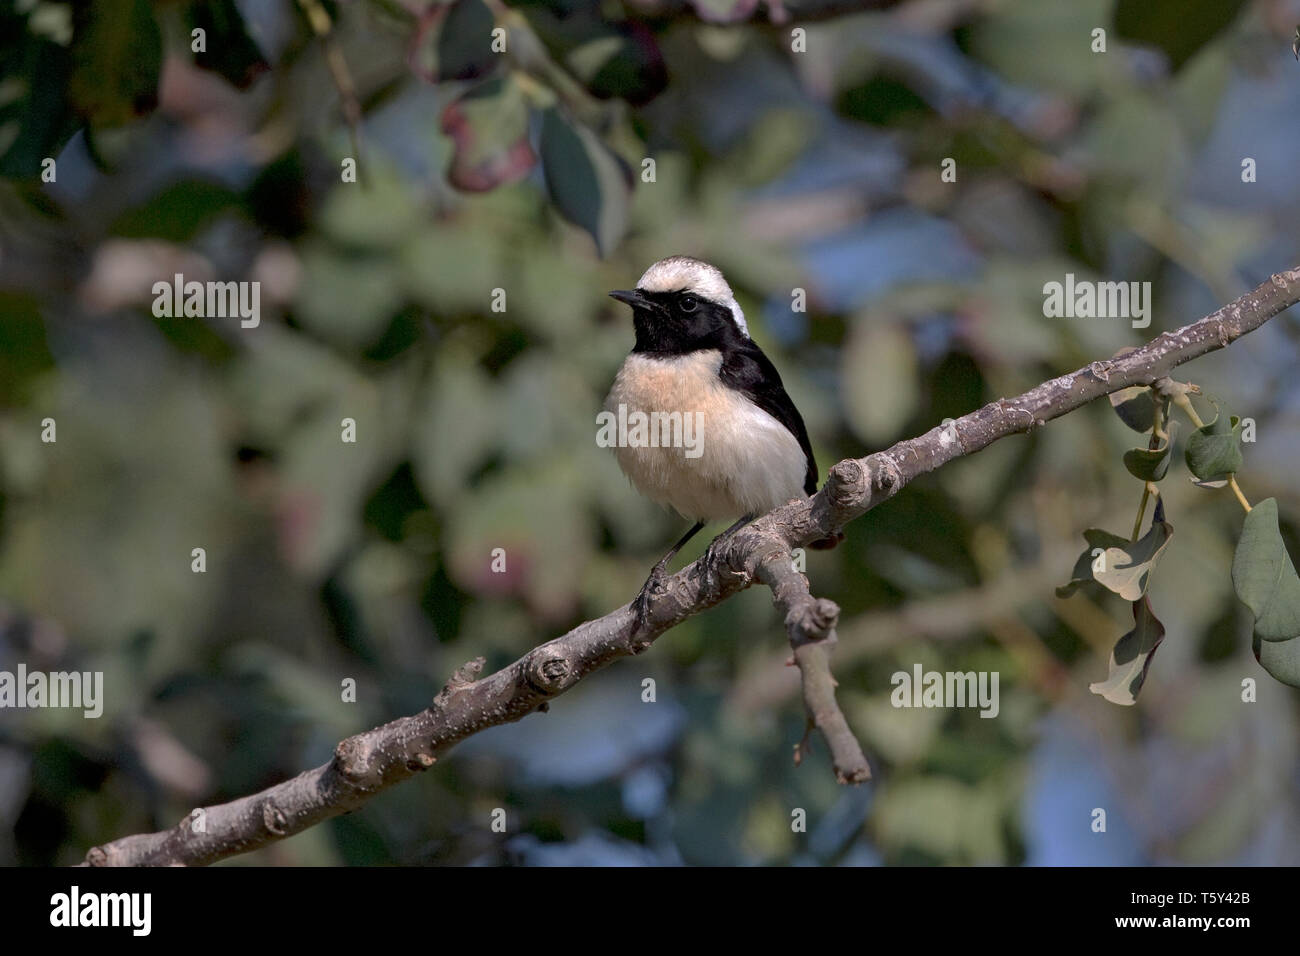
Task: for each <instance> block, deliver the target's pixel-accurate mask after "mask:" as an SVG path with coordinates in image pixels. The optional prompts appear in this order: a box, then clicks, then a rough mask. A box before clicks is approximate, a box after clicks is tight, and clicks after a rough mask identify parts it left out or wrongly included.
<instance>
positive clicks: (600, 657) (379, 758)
mask: <svg viewBox="0 0 1300 956" xmlns="http://www.w3.org/2000/svg"><path fill="white" fill-rule="evenodd" d="M1297 301H1300V269H1293V270H1290V271H1287V272H1283V273H1279V274H1278V275H1275V276H1273V277H1272V278H1271V279H1269V281H1267V282H1265V283H1264V284H1263V285H1261V286H1260V287H1259V288H1257V289H1255V290H1254V291H1252V292H1249V293H1247V294H1246V295H1244V296H1242V297H1241V298H1239V299H1237V300H1235V301H1233V302H1231V303H1229V304H1228V305H1226V306H1224V307H1223V308H1221V309H1219V310H1218V311H1216V312H1214V313H1213V314H1211V315H1208V316H1206V317H1205V318H1203V319H1201V320H1200V321H1199V322H1194V323H1192V324H1191V325H1188V326H1185V327H1183V328H1181V329H1178V330H1176V331H1173V332H1166V333H1164V334H1163V335H1160V336H1159V337H1157V338H1156V339H1154V340H1153V341H1151V342H1150V343H1148V344H1147V345H1145V346H1143V347H1142V348H1139V349H1135V350H1133V351H1131V352H1128V353H1126V354H1124V355H1122V356H1119V357H1116V358H1112V359H1106V360H1103V361H1098V362H1093V363H1092V364H1091V365H1089V366H1087V367H1086V368H1081V369H1079V370H1077V371H1075V372H1072V373H1071V374H1069V375H1062V376H1060V377H1059V378H1054V379H1052V380H1051V381H1048V382H1044V383H1043V384H1041V385H1039V386H1038V387H1036V388H1033V389H1031V390H1030V391H1028V392H1026V393H1024V394H1023V395H1020V396H1017V397H1016V398H1012V399H1000V400H998V401H996V402H993V403H991V404H989V405H986V406H984V407H983V408H981V409H979V410H978V411H975V412H971V413H970V414H969V415H965V416H963V417H961V418H959V419H957V420H956V421H955V422H952V423H950V424H948V425H945V426H941V427H938V428H933V429H931V430H930V431H928V432H926V433H925V434H924V435H921V436H920V437H918V438H912V439H909V440H907V441H902V442H899V443H898V444H896V445H894V446H893V447H891V448H888V449H886V450H885V451H882V452H877V453H876V454H874V455H869V456H867V457H866V458H861V459H845V460H844V461H841V462H839V463H838V464H837V465H835V466H834V467H833V468H832V469H831V471H830V476H829V478H828V479H827V481H826V483H825V484H824V486H823V487H822V489H821V491H819V492H818V493H817V494H816V495H814V496H813V497H812V498H811V499H805V500H800V501H793V502H790V503H789V504H786V505H784V506H782V507H781V508H778V509H777V510H776V511H773V512H771V513H769V514H767V515H764V516H763V517H761V518H759V519H758V520H756V521H754V522H753V523H752V524H750V525H747V526H746V527H744V528H742V529H741V530H739V531H737V532H736V533H735V534H734V535H733V536H732V538H731V539H730V540H729V541H728V546H727V547H725V548H719V549H716V550H715V549H712V548H711V549H710V550H709V552H708V553H707V554H706V555H705V556H704V557H703V558H701V559H699V560H697V561H695V562H694V563H693V564H691V565H689V566H688V567H686V568H684V569H683V570H681V571H679V572H678V573H677V574H676V575H674V576H673V577H672V578H671V579H669V582H668V586H667V588H666V590H665V591H664V592H663V593H662V594H659V595H657V596H655V597H654V598H653V599H652V600H651V602H650V605H649V610H648V613H647V618H648V626H647V628H646V629H645V630H644V631H642V632H640V633H637V632H636V619H635V615H634V614H633V611H632V607H631V605H630V604H625V605H624V606H623V607H621V608H619V609H618V610H616V611H612V612H611V613H609V614H606V615H605V616H604V617H601V618H598V619H596V620H593V621H588V622H586V623H584V624H580V625H579V626H578V627H576V628H574V629H573V630H572V631H570V632H569V633H567V634H565V635H563V636H561V637H558V638H556V639H555V640H553V641H550V642H548V643H546V644H543V645H541V646H540V647H536V648H534V649H533V650H531V651H529V652H528V653H527V654H525V655H524V656H523V657H521V658H520V659H519V660H517V661H515V662H514V663H513V664H511V665H509V666H508V667H505V668H503V669H502V670H500V671H497V672H496V673H495V674H491V675H489V676H487V677H484V678H481V679H476V678H477V675H478V673H479V671H480V669H481V667H482V661H475V662H473V663H471V664H469V665H466V667H464V668H462V669H461V670H460V671H458V672H457V673H456V675H455V676H454V677H453V678H452V680H451V681H450V682H449V683H448V684H447V687H446V688H445V689H444V690H443V691H442V693H440V694H439V695H438V697H437V699H436V700H435V701H434V702H433V704H432V705H431V706H430V707H429V708H428V709H426V710H424V711H422V712H420V713H418V714H415V715H412V716H409V717H401V718H398V719H397V720H394V721H392V722H391V723H388V724H384V725H383V726H381V727H377V728H375V729H374V730H370V731H367V732H365V733H361V734H357V735H356V736H354V737H349V738H348V739H347V740H344V741H342V742H341V743H340V744H339V745H338V747H337V748H336V749H335V753H334V759H333V760H331V761H330V762H329V763H328V764H326V765H325V766H323V767H317V768H316V769H315V770H309V771H307V772H305V773H302V774H299V775H298V776H297V777H294V778H293V779H292V780H289V781H286V782H284V783H281V784H277V785H276V786H274V787H271V788H269V789H267V790H264V791H262V792H261V793H257V794H253V795H252V796H248V797H242V798H240V799H238V800H234V801H232V802H230V803H226V804H222V805H220V806H215V807H209V808H207V809H206V811H205V812H204V814H203V815H202V817H201V819H202V821H203V829H202V831H201V832H199V828H198V826H197V824H196V822H195V818H194V817H193V816H191V817H187V818H186V819H185V820H183V821H181V822H180V823H179V824H177V825H176V826H174V827H172V828H171V829H170V830H166V831H163V832H161V833H150V834H140V835H137V836H128V837H123V838H122V839H119V840H115V841H114V842H112V843H108V844H105V845H103V846H99V847H95V848H93V849H92V850H91V851H90V852H89V853H88V854H87V855H86V862H87V863H90V864H91V865H133V864H134V865H141V864H153V865H166V864H181V865H202V864H207V863H212V862H214V861H216V860H220V859H224V858H225V857H229V856H234V855H236V854H239V853H245V852H247V851H249V850H253V849H256V848H258V847H261V846H265V845H266V844H268V843H271V842H274V841H275V840H280V839H283V838H284V837H287V836H292V835H293V834H295V833H300V832H301V831H303V830H305V829H307V828H308V827H311V826H314V825H315V824H317V823H320V822H321V821H323V820H326V819H329V818H330V817H333V816H338V815H339V814H341V813H346V812H347V811H349V810H354V809H356V808H357V807H359V806H361V805H362V804H363V803H365V802H366V801H367V800H369V799H370V798H371V797H372V796H374V795H375V794H376V793H379V792H380V791H381V790H385V789H387V788H388V787H391V786H393V785H394V784H396V783H398V782H400V781H402V780H405V779H407V778H409V777H411V776H414V775H415V774H417V773H419V772H420V771H421V770H427V769H428V768H429V767H431V766H433V764H434V763H435V762H436V761H437V760H438V759H439V758H440V757H442V756H443V755H444V754H446V753H447V752H448V751H449V750H450V749H451V748H452V747H454V746H455V745H456V744H457V743H459V742H460V741H462V740H464V739H465V738H466V737H469V736H470V735H472V734H476V733H478V732H479V731H481V730H484V729H486V728H488V727H493V726H496V725H498V724H504V723H509V722H511V721H516V720H519V719H520V718H522V717H524V716H525V715H527V714H530V713H533V712H534V711H537V710H544V709H545V707H546V705H547V703H548V702H549V701H550V700H551V699H552V698H554V697H556V696H558V695H560V694H562V693H564V692H565V691H567V690H568V689H569V688H571V687H573V686H574V685H575V684H576V683H577V682H578V681H580V680H582V678H584V677H585V676H587V675H588V674H590V673H592V672H593V671H596V670H599V669H600V668H602V667H604V666H605V665H606V664H608V663H610V662H611V661H614V660H617V659H618V658H620V657H627V656H629V655H632V654H636V653H639V652H640V651H642V650H644V649H645V648H646V647H648V646H649V645H650V644H651V643H652V642H653V641H654V640H655V639H656V638H658V637H659V635H661V634H663V633H664V632H665V631H667V630H669V629H670V628H672V627H673V626H675V625H676V624H679V623H680V622H682V621H684V620H685V619H686V618H688V617H691V616H692V615H694V614H698V613H699V612H700V611H702V610H704V609H705V608H709V607H712V606H713V605H715V604H717V603H719V602H720V601H723V600H725V599H726V598H728V597H730V596H731V595H732V594H735V593H736V592H737V591H740V590H743V589H744V588H746V587H748V586H749V585H750V583H751V582H752V581H753V580H754V579H755V578H761V579H764V580H766V582H767V583H769V584H771V585H773V586H774V589H775V591H776V600H777V603H778V605H782V606H783V607H785V609H786V611H787V615H789V614H790V611H791V609H792V608H794V609H798V608H799V607H805V608H807V607H808V606H809V605H808V602H813V599H812V598H811V596H810V595H808V594H807V593H806V583H804V585H803V587H802V589H801V588H800V587H798V586H797V585H796V586H794V587H793V588H792V587H791V582H790V580H789V579H788V578H786V577H785V576H783V575H782V574H780V573H779V572H778V573H776V574H773V571H772V568H773V567H774V565H773V563H772V562H773V561H775V560H776V559H774V558H771V556H772V555H773V554H774V553H775V554H778V555H781V556H782V560H784V555H786V554H788V552H789V550H790V549H791V548H794V547H799V546H803V545H806V544H808V543H810V542H812V541H815V540H817V539H819V538H825V537H827V536H829V535H831V534H833V533H835V532H836V531H838V530H839V529H840V528H842V527H843V526H844V525H845V524H846V523H847V522H849V521H851V520H853V519H854V518H856V517H859V516H860V515H862V514H865V513H866V512H867V511H869V510H871V509H872V508H874V507H876V506H877V505H879V504H880V503H881V502H884V501H886V500H888V499H889V498H891V497H893V496H894V495H896V494H897V493H898V492H899V490H900V489H901V488H902V487H903V486H904V485H906V484H907V483H908V482H909V481H911V480H912V479H914V478H916V477H917V476H919V475H922V474H925V473H926V472H929V471H933V470H934V469H936V468H938V467H939V466H941V465H943V464H945V463H947V462H949V461H952V460H953V459H954V458H959V457H961V456H963V455H969V454H972V453H974V452H977V451H979V450H980V449H982V448H984V447H986V446H987V445H989V444H991V443H992V442H994V441H997V440H998V439H999V438H1003V437H1005V436H1007V435H1012V434H1015V433H1018V432H1027V431H1029V430H1030V429H1032V428H1036V427H1039V426H1041V425H1043V424H1045V423H1046V422H1048V421H1050V420H1051V419H1053V418H1057V417H1059V416H1061V415H1064V414H1066V413H1068V412H1071V411H1074V410H1075V409H1077V408H1079V407H1081V406H1083V405H1085V404H1087V403H1088V402H1090V401H1092V400H1093V399H1095V398H1098V397H1100V396H1102V395H1106V394H1108V393H1110V392H1114V391H1118V390H1119V389H1121V388H1126V387H1128V386H1130V385H1151V384H1153V383H1155V382H1156V381H1158V380H1159V379H1161V378H1163V377H1165V376H1167V375H1168V374H1169V372H1170V371H1171V370H1172V369H1173V368H1175V367H1176V366H1178V365H1181V364H1183V363H1184V362H1188V361H1191V360H1192V359H1194V358H1197V357H1198V356H1201V355H1204V354H1205V353H1207V352H1211V351H1214V350H1215V349H1220V348H1223V347H1225V346H1227V345H1228V344H1229V343H1230V342H1232V341H1234V340H1235V339H1237V338H1240V337H1241V336H1243V335H1245V334H1246V333H1248V332H1251V331H1253V330H1255V329H1257V328H1259V327H1260V326H1261V325H1263V324H1264V323H1265V322H1267V321H1268V320H1269V319H1271V318H1272V317H1273V316H1275V315H1277V314H1278V313H1279V312H1281V311H1283V310H1284V309H1286V308H1288V307H1289V306H1291V305H1294V304H1295V303H1296V302H1297ZM769 559H771V560H769ZM764 561H768V564H767V566H766V568H764V567H762V565H763V563H764ZM783 595H784V596H783ZM783 602H784V603H783ZM813 603H814V604H816V602H813ZM816 618H817V614H815V613H814V614H813V619H814V623H813V624H811V625H809V627H810V628H811V630H810V631H808V633H813V632H815V631H816V630H817V628H816V626H815V621H816ZM831 623H832V624H833V618H831ZM803 627H804V625H803V624H802V623H800V624H799V626H798V627H796V628H795V629H793V630H792V637H793V636H794V635H795V633H796V632H798V633H799V634H803V633H805V631H804V630H802V628H803ZM823 631H824V632H825V633H826V634H829V632H830V629H829V628H823ZM828 640H829V638H828V637H827V638H823V639H814V640H811V641H806V642H804V643H803V644H802V645H801V646H802V647H803V648H817V649H819V650H818V651H817V652H814V651H811V650H809V651H806V652H805V656H806V657H807V658H808V659H807V660H805V661H800V660H799V657H800V649H799V648H796V652H795V658H796V663H799V665H800V669H801V672H802V673H803V674H804V675H805V691H804V693H805V701H807V702H810V704H811V706H813V707H818V706H820V705H822V704H824V703H825V701H826V699H827V698H828V697H829V699H830V700H831V701H832V702H833V699H834V698H833V694H831V690H830V686H829V685H828V686H819V685H818V681H829V680H830V677H829V670H828V669H827V668H826V666H825V661H824V659H822V660H818V659H817V658H816V656H815V653H821V654H824V653H825V649H826V645H827V643H828ZM808 675H812V683H813V685H814V686H813V687H812V688H811V689H810V688H809V686H808V684H809V679H808ZM832 706H833V704H832ZM814 719H815V720H816V719H817V718H814ZM841 720H842V718H841ZM831 723H834V721H833V719H832V720H831ZM823 730H824V732H826V733H827V736H828V740H829V741H830V745H831V747H832V753H833V754H834V755H835V759H836V761H837V768H840V769H844V768H849V769H850V770H851V769H852V768H853V767H854V766H855V765H856V762H855V760H854V759H852V758H851V757H849V756H846V754H845V750H846V748H847V744H846V743H845V741H844V740H843V739H842V738H840V737H839V734H840V731H839V729H838V728H837V727H833V726H830V725H829V724H827V725H823ZM844 733H848V731H847V727H844ZM849 737H850V738H851V734H849ZM840 760H844V761H846V762H845V763H844V764H840V763H839V761H840ZM861 766H862V767H864V768H865V760H863V761H862V762H861Z"/></svg>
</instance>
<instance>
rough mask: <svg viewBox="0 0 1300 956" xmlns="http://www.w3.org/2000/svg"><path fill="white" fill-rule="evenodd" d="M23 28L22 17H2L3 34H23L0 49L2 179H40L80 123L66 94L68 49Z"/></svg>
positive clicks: (0, 159) (68, 63)
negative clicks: (43, 165) (46, 164)
mask: <svg viewBox="0 0 1300 956" xmlns="http://www.w3.org/2000/svg"><path fill="white" fill-rule="evenodd" d="M23 28H24V23H23V20H22V19H21V18H20V17H19V16H17V14H14V13H10V14H8V15H5V14H0V30H4V31H14V33H13V35H14V36H19V35H21V36H22V41H21V42H14V43H12V44H8V43H6V44H5V45H4V46H3V48H0V77H3V80H0V176H5V177H14V178H17V177H28V176H30V177H35V176H36V175H37V174H38V173H40V171H41V161H42V160H43V159H45V158H46V157H47V156H48V157H53V156H58V155H59V152H60V151H61V150H62V149H63V145H64V143H66V142H67V141H68V139H69V137H71V136H72V134H73V133H75V132H76V131H77V128H78V127H79V126H80V125H81V122H80V120H79V119H78V118H77V116H76V114H75V113H74V112H73V109H72V105H71V103H70V102H69V101H68V96H67V87H68V77H69V76H70V75H71V72H72V58H71V55H70V52H69V49H68V47H67V46H64V45H61V44H59V43H55V42H53V41H51V40H49V39H47V38H45V37H36V36H33V35H32V34H30V33H27V34H25V35H24V34H22V33H21V31H22V30H23Z"/></svg>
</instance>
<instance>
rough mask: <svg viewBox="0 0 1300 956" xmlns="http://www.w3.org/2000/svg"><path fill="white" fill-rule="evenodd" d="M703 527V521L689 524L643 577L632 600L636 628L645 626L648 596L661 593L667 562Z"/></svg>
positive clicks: (648, 603)
mask: <svg viewBox="0 0 1300 956" xmlns="http://www.w3.org/2000/svg"><path fill="white" fill-rule="evenodd" d="M703 527H704V522H703V521H697V522H695V524H694V525H692V526H691V530H690V531H687V532H686V533H685V534H684V535H682V537H681V540H680V541H678V542H677V543H676V544H675V545H673V548H672V550H671V551H669V552H668V553H667V554H665V555H664V556H663V557H662V558H660V559H659V563H658V564H656V565H655V566H654V567H653V568H651V569H650V577H648V578H646V579H645V584H643V585H641V593H640V594H638V595H637V596H636V600H635V601H633V602H632V609H633V610H634V611H635V612H636V629H637V630H638V631H640V630H642V629H643V628H644V627H645V623H646V614H647V613H648V612H649V610H650V597H651V596H652V595H658V594H662V593H663V592H664V590H665V585H664V578H665V577H667V575H668V562H669V561H671V560H672V559H673V556H674V555H676V554H677V552H678V551H680V550H682V548H683V547H685V546H686V542H687V541H690V540H691V538H693V537H695V536H696V535H697V534H699V533H700V529H701V528H703Z"/></svg>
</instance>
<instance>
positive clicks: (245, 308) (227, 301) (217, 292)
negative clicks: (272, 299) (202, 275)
mask: <svg viewBox="0 0 1300 956" xmlns="http://www.w3.org/2000/svg"><path fill="white" fill-rule="evenodd" d="M151 291H152V292H153V295H154V300H153V314H154V317H155V318H159V319H179V318H187V319H204V318H206V319H214V318H216V319H222V318H225V319H230V318H238V319H239V325H240V327H241V328H245V329H255V328H257V326H258V323H260V322H261V321H262V308H261V304H262V302H261V300H262V284H261V283H260V282H199V281H198V280H196V279H191V280H190V281H189V282H186V281H185V276H183V275H182V274H181V273H179V272H178V273H176V275H175V276H174V277H173V278H172V281H171V282H167V281H166V280H165V279H164V280H159V281H158V282H155V283H154V284H153V289H152V290H151Z"/></svg>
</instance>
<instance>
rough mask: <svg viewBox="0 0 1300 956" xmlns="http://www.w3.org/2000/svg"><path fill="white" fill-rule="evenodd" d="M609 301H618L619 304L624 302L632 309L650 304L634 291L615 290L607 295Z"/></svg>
mask: <svg viewBox="0 0 1300 956" xmlns="http://www.w3.org/2000/svg"><path fill="white" fill-rule="evenodd" d="M609 297H610V298H611V299H618V301H620V302H626V303H627V304H628V305H630V306H631V307H632V308H634V309H635V308H638V307H642V306H647V305H649V304H650V302H649V301H648V300H647V299H646V297H645V296H643V295H642V294H641V293H640V292H638V291H637V290H636V289H615V290H614V291H613V292H611V293H610V294H609Z"/></svg>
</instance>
